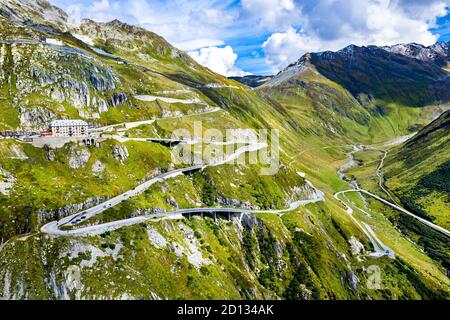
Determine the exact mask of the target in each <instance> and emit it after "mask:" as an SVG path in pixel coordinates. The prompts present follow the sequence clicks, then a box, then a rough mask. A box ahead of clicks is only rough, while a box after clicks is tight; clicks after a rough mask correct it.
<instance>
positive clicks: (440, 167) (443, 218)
mask: <svg viewBox="0 0 450 320" xmlns="http://www.w3.org/2000/svg"><path fill="white" fill-rule="evenodd" d="M449 133H450V112H449V111H447V112H445V113H444V114H443V115H442V116H441V117H439V118H438V119H437V120H435V121H433V122H432V123H431V124H430V125H428V126H427V127H425V128H424V129H423V130H421V131H420V132H419V133H418V134H417V135H416V136H415V137H413V138H412V139H411V140H409V141H407V142H406V143H405V144H403V145H402V146H400V147H398V148H396V149H395V150H393V151H392V152H391V154H390V155H389V156H388V158H387V161H386V169H385V172H386V178H387V186H388V187H389V188H390V189H391V190H392V191H393V192H394V193H395V194H396V195H398V197H399V198H400V199H401V201H402V202H403V204H404V205H406V206H407V207H409V208H410V209H412V210H413V211H415V212H417V214H419V215H422V216H425V217H427V216H428V217H429V218H431V219H433V220H434V222H435V223H437V224H439V225H441V226H443V227H446V228H447V229H450V221H449V218H450V190H449V181H450V176H449V174H450V162H449V161H450V134H449Z"/></svg>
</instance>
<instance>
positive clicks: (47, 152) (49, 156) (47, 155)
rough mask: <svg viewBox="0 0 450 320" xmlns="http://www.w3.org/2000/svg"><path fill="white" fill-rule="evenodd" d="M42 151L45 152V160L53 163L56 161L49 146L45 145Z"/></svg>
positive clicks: (53, 152)
mask: <svg viewBox="0 0 450 320" xmlns="http://www.w3.org/2000/svg"><path fill="white" fill-rule="evenodd" d="M44 151H45V158H46V159H47V160H48V161H55V159H56V154H55V150H53V149H51V148H50V146H49V145H47V144H46V145H45V146H44Z"/></svg>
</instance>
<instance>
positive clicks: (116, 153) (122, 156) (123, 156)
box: [112, 144, 129, 162]
mask: <svg viewBox="0 0 450 320" xmlns="http://www.w3.org/2000/svg"><path fill="white" fill-rule="evenodd" d="M112 156H113V157H114V159H116V160H119V161H120V162H124V161H126V160H127V159H128V156H129V154H128V149H127V147H125V146H124V145H121V144H116V145H115V146H114V147H113V149H112Z"/></svg>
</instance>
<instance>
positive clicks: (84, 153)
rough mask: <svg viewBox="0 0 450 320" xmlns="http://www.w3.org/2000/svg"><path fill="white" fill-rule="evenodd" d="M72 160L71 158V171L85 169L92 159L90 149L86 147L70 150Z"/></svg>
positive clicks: (73, 147)
mask: <svg viewBox="0 0 450 320" xmlns="http://www.w3.org/2000/svg"><path fill="white" fill-rule="evenodd" d="M70 152H71V155H70V158H69V168H71V169H79V168H81V167H83V166H84V165H85V164H86V163H87V162H88V161H89V158H90V157H91V153H90V152H89V150H88V149H86V148H84V147H81V148H80V147H78V148H77V147H75V146H72V147H71V148H70Z"/></svg>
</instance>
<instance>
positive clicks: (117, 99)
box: [109, 92, 128, 107]
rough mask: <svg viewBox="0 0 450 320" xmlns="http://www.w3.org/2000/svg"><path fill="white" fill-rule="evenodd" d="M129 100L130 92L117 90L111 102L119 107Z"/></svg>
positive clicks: (113, 105)
mask: <svg viewBox="0 0 450 320" xmlns="http://www.w3.org/2000/svg"><path fill="white" fill-rule="evenodd" d="M127 101H128V94H127V93H125V92H116V93H114V94H113V96H112V97H111V99H110V101H109V104H110V105H111V106H112V107H118V106H120V105H122V104H124V103H125V102H127Z"/></svg>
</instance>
